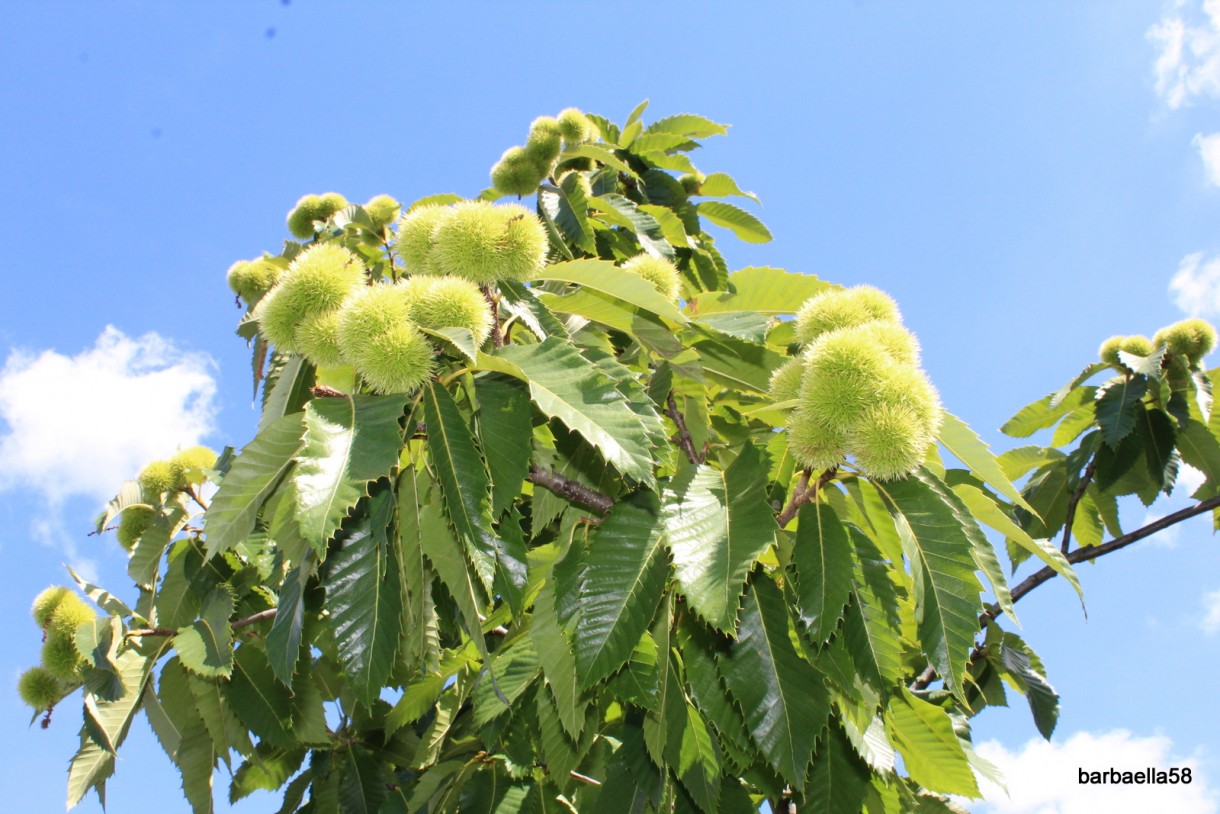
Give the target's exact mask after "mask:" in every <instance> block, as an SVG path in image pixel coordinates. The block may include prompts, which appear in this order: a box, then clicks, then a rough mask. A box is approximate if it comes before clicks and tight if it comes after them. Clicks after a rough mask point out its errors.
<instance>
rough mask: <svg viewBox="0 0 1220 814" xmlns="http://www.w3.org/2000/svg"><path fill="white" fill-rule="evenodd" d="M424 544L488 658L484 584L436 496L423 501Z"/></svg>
mask: <svg viewBox="0 0 1220 814" xmlns="http://www.w3.org/2000/svg"><path fill="white" fill-rule="evenodd" d="M419 531H420V537H419V540H420V546H421V548H422V549H423V552H424V554H425V555H427V557H428V562H429V563H431V564H432V567H433V568H434V569H436V574H437V576H439V577H440V578H441V582H442V583H444V585H445V588H447V589H448V591H449V594H450V596H452V597H453V600H454V602H455V603H457V606H458V611H459V612H460V614H461V616H462V621H463V622H464V627H465V628H466V633H467V635H469V636H470V638H471V640H472V641H473V642H474V643H475V645H476V646H477V647H478V648H479V652H480V653H481V654H482V655H483V657H484V659H486V658H487V644H486V642H484V641H483V636H482V619H481V618H480V616H481V609H482V606H483V604H484V598H483V594H482V588H481V587H480V585H479V583H478V581H477V579H476V578H474V577H472V576H471V574H470V571H471V569H470V566H469V565H468V564H467V561H466V557H465V556H463V554H462V546H461V544H460V543H459V542H458V540H457V538H456V537H454V536H453V531H452V530H451V529H450V527H449V524H448V523H446V522H445V518H444V517H443V516H442V515H441V510H440V506H439V505H437V503H436V502H435V498H433V499H432V500H430V501H428V502H427V503H424V504H421V506H420V509H419Z"/></svg>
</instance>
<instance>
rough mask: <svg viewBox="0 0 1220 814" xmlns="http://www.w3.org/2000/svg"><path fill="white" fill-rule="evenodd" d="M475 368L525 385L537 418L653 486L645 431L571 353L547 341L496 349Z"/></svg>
mask: <svg viewBox="0 0 1220 814" xmlns="http://www.w3.org/2000/svg"><path fill="white" fill-rule="evenodd" d="M479 366H480V367H482V368H484V369H487V370H497V371H499V372H501V373H507V374H508V375H510V376H514V377H516V378H518V379H521V380H522V381H524V382H526V383H527V384H528V385H529V389H530V397H531V398H532V399H533V401H534V404H535V405H537V407H538V409H539V410H541V411H542V413H543V415H545V416H547V417H549V418H557V419H559V420H560V421H562V422H563V423H564V424H565V425H566V426H567V427H568V428H569V429H571V430H573V431H574V432H577V433H579V434H580V435H581V436H582V437H583V438H585V439H586V440H588V441H589V443H591V444H592V445H593V446H594V447H596V448H597V449H598V451H600V452H601V453H602V455H603V456H604V457H605V458H606V461H607V462H608V463H610V464H611V465H612V466H614V468H615V469H617V470H618V471H619V472H621V473H622V474H624V475H627V476H628V477H631V478H634V479H635V480H637V481H640V482H641V483H644V484H646V485H651V484H652V483H654V481H655V478H654V476H653V472H652V456H651V453H650V452H649V443H648V434H647V428H646V427H645V426H644V424H643V422H642V421H641V420H640V418H639V416H637V415H636V414H635V413H634V412H633V411H632V410H631V407H630V406H629V404H628V403H627V399H626V398H625V397H624V396H623V395H622V393H619V392H618V390H617V389H616V387H615V384H614V381H613V380H612V379H610V378H609V377H608V376H606V374H604V373H602V372H601V371H599V370H598V369H597V368H596V367H594V366H593V365H591V364H590V363H589V360H587V359H586V358H585V357H584V356H582V355H581V353H580V351H578V350H577V349H576V348H574V347H572V346H571V345H569V344H568V343H566V342H564V341H562V340H559V339H555V338H553V337H552V338H550V339H547V340H546V341H545V342H542V343H540V344H537V345H513V346H508V347H504V348H501V349H500V350H499V351H498V353H497V356H485V355H481V356H480V357H479Z"/></svg>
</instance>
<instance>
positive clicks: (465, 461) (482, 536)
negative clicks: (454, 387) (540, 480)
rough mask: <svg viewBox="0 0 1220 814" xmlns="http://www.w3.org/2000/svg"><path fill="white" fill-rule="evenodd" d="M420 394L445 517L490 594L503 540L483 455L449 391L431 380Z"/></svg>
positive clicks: (429, 447) (484, 587)
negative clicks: (497, 528) (495, 520)
mask: <svg viewBox="0 0 1220 814" xmlns="http://www.w3.org/2000/svg"><path fill="white" fill-rule="evenodd" d="M423 396H424V422H425V424H426V425H427V427H428V449H429V451H431V453H432V463H433V466H434V467H435V469H436V475H437V481H438V482H439V483H440V487H441V495H442V496H443V497H444V499H445V508H446V510H447V514H448V516H449V521H450V522H451V523H453V527H454V528H455V529H456V530H457V533H458V539H460V540H461V541H462V544H463V546H464V547H465V549H466V555H467V556H468V557H469V558H470V560H471V562H472V563H473V564H474V567H475V572H476V573H477V574H478V577H479V581H480V582H481V583H482V585H483V589H484V590H485V591H487V592H489V593H490V592H491V591H492V582H493V580H494V579H495V573H496V560H497V556H498V552H499V551H500V550H501V549H502V548H503V547H504V542H503V541H502V540H500V539H499V538H498V537H497V535H496V532H495V530H494V529H493V528H492V517H491V484H490V483H489V482H488V480H487V470H486V468H484V465H483V458H482V456H481V455H480V453H479V449H478V448H477V447H476V446H475V442H474V434H473V433H472V432H471V430H470V426H469V425H468V424H467V423H466V419H465V417H464V416H463V415H462V413H461V411H460V410H458V406H457V404H456V402H454V400H453V397H452V396H450V395H449V391H447V390H446V389H445V388H444V386H442V385H441V384H439V383H437V382H429V383H428V385H427V386H426V387H425V388H424V391H423Z"/></svg>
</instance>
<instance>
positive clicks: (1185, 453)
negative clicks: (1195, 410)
mask: <svg viewBox="0 0 1220 814" xmlns="http://www.w3.org/2000/svg"><path fill="white" fill-rule="evenodd" d="M1177 445H1178V452H1180V453H1181V454H1182V460H1183V461H1185V462H1186V463H1188V464H1190V465H1191V466H1193V467H1194V468H1195V469H1198V470H1199V471H1200V472H1202V473H1203V475H1204V476H1205V477H1206V478H1207V480H1205V481H1204V482H1203V485H1202V486H1200V487H1199V489H1198V490H1196V491H1195V493H1194V494H1193V495H1192V497H1193V498H1194V499H1195V500H1202V499H1204V498H1207V497H1211V496H1212V495H1214V494H1216V491H1217V487H1218V486H1220V441H1217V440H1216V436H1214V435H1212V433H1211V431H1210V430H1208V428H1207V425H1205V424H1203V423H1201V422H1199V421H1196V420H1195V419H1193V418H1190V419H1187V421H1186V424H1185V425H1183V426H1182V428H1181V430H1180V431H1179V432H1178V437H1177Z"/></svg>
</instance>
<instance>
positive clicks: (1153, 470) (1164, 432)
mask: <svg viewBox="0 0 1220 814" xmlns="http://www.w3.org/2000/svg"><path fill="white" fill-rule="evenodd" d="M1137 419H1138V420H1139V422H1140V425H1141V426H1140V427H1139V432H1140V438H1141V439H1142V440H1143V441H1144V445H1143V446H1144V459H1145V461H1146V462H1147V464H1148V473H1149V474H1150V475H1151V476H1152V480H1153V482H1154V483H1156V484H1157V485H1158V486H1159V487H1160V489H1161V491H1162V492H1164V493H1165V494H1167V495H1168V494H1169V493H1170V492H1172V491H1173V485H1174V483H1175V481H1176V480H1177V477H1178V463H1179V458H1178V456H1177V454H1175V452H1174V444H1175V433H1174V421H1173V419H1172V418H1170V417H1169V415H1168V414H1167V413H1165V412H1164V411H1163V410H1158V409H1155V408H1152V409H1147V410H1144V409H1141V410H1138V411H1137Z"/></svg>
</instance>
